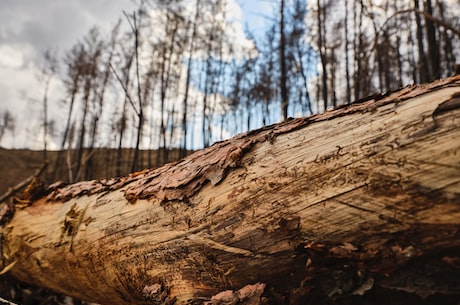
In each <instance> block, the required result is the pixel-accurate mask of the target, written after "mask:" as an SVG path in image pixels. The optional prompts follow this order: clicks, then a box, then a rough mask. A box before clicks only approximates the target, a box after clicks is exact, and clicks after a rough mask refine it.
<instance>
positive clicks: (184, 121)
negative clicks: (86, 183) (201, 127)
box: [179, 0, 200, 158]
mask: <svg viewBox="0 0 460 305" xmlns="http://www.w3.org/2000/svg"><path fill="white" fill-rule="evenodd" d="M199 8H200V0H196V4H195V19H194V21H193V26H192V27H193V29H192V36H191V40H190V48H189V56H188V60H187V79H186V81H185V92H184V99H183V101H182V108H183V109H182V111H183V112H182V137H183V139H182V143H181V146H180V151H179V156H180V157H181V158H183V157H185V156H186V155H187V130H188V126H187V124H188V118H187V110H188V96H189V90H190V81H191V76H192V75H191V74H192V54H193V52H194V49H195V40H196V28H197V23H198V17H199V13H200V10H199Z"/></svg>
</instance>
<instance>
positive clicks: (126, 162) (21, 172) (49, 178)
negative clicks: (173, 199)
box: [0, 148, 179, 194]
mask: <svg viewBox="0 0 460 305" xmlns="http://www.w3.org/2000/svg"><path fill="white" fill-rule="evenodd" d="M71 153H75V152H71ZM133 153H134V151H133V150H132V149H124V150H123V151H122V162H121V168H120V169H121V175H126V174H128V173H130V172H131V160H132V155H133ZM57 154H58V152H57V151H48V152H47V156H48V160H49V166H48V168H47V170H46V172H45V173H44V175H43V176H42V178H43V179H44V180H45V181H46V182H47V183H48V184H51V183H53V182H55V181H58V180H61V181H64V182H69V178H68V175H67V165H66V164H65V163H63V166H61V167H60V168H59V170H58V171H57V173H56V176H55V177H53V174H52V173H53V169H54V163H55V161H56V157H57ZM116 154H117V151H116V150H115V149H102V148H101V149H98V150H96V151H95V152H94V155H93V157H94V158H93V164H92V171H91V177H88V178H91V179H101V178H109V177H114V176H116V170H115V165H114V164H115V162H114V160H115V159H116ZM157 154H158V151H157V150H144V151H141V153H140V162H139V164H140V166H139V167H138V169H144V168H151V167H156V166H158V165H160V164H157ZM178 158H179V152H178V151H177V150H171V151H168V159H169V161H174V160H177V159H178ZM43 162H44V161H43V151H36V150H28V149H5V148H0V168H1V169H2V175H0V194H3V193H5V192H6V191H7V190H8V188H10V187H13V186H15V185H16V184H18V183H19V182H21V181H23V180H24V179H27V178H28V177H30V176H31V175H32V174H33V173H34V172H35V171H36V170H37V169H39V168H40V167H41V166H42V165H43Z"/></svg>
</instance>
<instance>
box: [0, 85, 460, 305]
mask: <svg viewBox="0 0 460 305" xmlns="http://www.w3.org/2000/svg"><path fill="white" fill-rule="evenodd" d="M459 95H460V76H457V77H453V78H450V79H446V80H442V81H437V82H434V83H431V84H428V85H423V86H410V87H406V88H404V89H402V90H399V91H396V92H393V93H388V94H385V95H375V96H373V97H370V98H368V99H364V100H361V101H357V102H355V103H353V104H352V105H350V106H343V107H339V108H336V109H334V110H331V111H328V112H326V113H324V114H320V115H314V116H311V117H308V118H302V119H291V120H287V121H285V122H283V123H280V124H277V125H273V126H270V127H265V128H262V129H259V130H255V131H251V132H248V133H245V134H242V135H239V136H237V137H235V138H233V139H230V140H228V141H223V142H219V143H216V144H214V145H213V146H211V147H209V148H207V149H204V150H201V151H198V152H196V153H195V154H192V155H190V156H188V157H186V158H185V159H183V160H181V161H178V162H175V163H170V164H167V165H165V166H163V167H160V168H156V169H149V170H144V171H142V172H137V173H133V174H131V175H129V176H127V177H122V178H114V179H107V180H94V181H88V182H80V183H76V184H72V185H67V186H65V185H60V184H55V185H53V186H51V187H50V188H49V190H48V194H47V196H45V197H42V198H40V199H38V200H36V201H34V202H33V204H32V205H30V206H27V207H25V208H23V209H17V210H16V212H15V214H14V217H13V219H12V220H11V222H10V223H8V224H7V225H5V226H4V227H3V229H2V235H3V238H2V258H3V267H6V266H12V267H10V268H11V269H10V271H9V272H10V273H11V274H12V275H13V276H15V277H16V278H18V279H20V280H22V281H26V282H29V283H33V284H36V285H40V286H44V287H47V288H51V289H54V290H56V291H59V292H62V293H65V294H68V295H71V296H73V297H77V298H80V299H85V300H90V301H94V302H98V303H102V304H104V303H105V304H134V303H135V304H173V303H176V304H186V303H189V304H200V303H205V302H208V304H283V303H286V304H318V302H319V303H322V304H327V303H329V302H335V303H337V304H340V302H342V301H343V302H344V303H346V302H345V301H344V300H353V302H355V303H359V302H361V301H359V300H360V299H359V298H360V297H362V298H364V297H369V296H375V297H382V295H385V294H387V292H388V291H391V292H392V293H393V294H394V295H403V296H404V297H407V298H408V299H407V300H406V301H408V300H409V299H411V298H412V299H414V298H415V299H414V300H421V299H422V298H430V297H431V298H432V297H436V296H439V295H442V296H443V297H445V298H447V299H449V298H450V299H452V298H456V297H457V298H458V297H459V296H460V283H459V280H458V279H459V278H460V263H459V262H460V256H459V253H460V251H459V250H460V238H459V237H460V162H459V160H460V159H459V158H458V156H459V154H460V141H458V139H460V127H459V126H460V104H459V103H458V99H459ZM11 264H14V265H11ZM423 270H424V271H423ZM426 274H428V276H426ZM443 275H444V276H443ZM256 283H259V284H256ZM242 287H243V288H242ZM412 299H411V300H412ZM450 299H449V300H450ZM387 301H388V299H387ZM376 304H380V303H376Z"/></svg>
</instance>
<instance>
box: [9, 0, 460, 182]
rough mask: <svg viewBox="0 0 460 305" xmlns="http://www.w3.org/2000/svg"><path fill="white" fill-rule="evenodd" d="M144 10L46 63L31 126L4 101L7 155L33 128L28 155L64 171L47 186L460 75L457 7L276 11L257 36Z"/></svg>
mask: <svg viewBox="0 0 460 305" xmlns="http://www.w3.org/2000/svg"><path fill="white" fill-rule="evenodd" d="M241 2H243V1H240V3H241ZM246 2H247V1H246ZM133 3H134V4H135V7H136V8H135V9H134V10H132V11H123V12H120V19H119V20H118V21H117V20H114V21H113V26H112V28H111V30H110V31H105V30H102V29H100V28H98V27H93V28H91V30H90V31H89V32H88V33H87V34H86V35H85V36H84V37H82V38H81V39H79V40H77V41H76V42H75V43H74V45H73V46H72V47H71V48H70V49H68V50H65V51H62V52H61V51H58V50H56V49H54V48H52V47H50V48H48V49H46V51H44V52H43V55H42V56H41V58H40V60H37V61H36V63H35V66H34V67H35V71H36V75H35V76H34V77H35V78H36V81H37V82H38V83H39V84H40V86H41V88H42V93H41V96H35V97H34V98H33V100H34V101H35V102H34V105H35V106H34V109H36V110H37V111H31V112H29V113H27V117H26V120H24V116H23V113H22V114H18V113H15V112H14V110H13V109H14V107H12V105H11V102H9V103H6V102H2V103H1V104H0V145H4V146H6V147H8V146H10V147H11V144H8V143H18V141H17V140H15V139H14V138H15V135H17V134H21V135H24V132H23V131H24V130H26V131H27V133H26V134H27V139H25V140H24V142H21V141H19V143H20V144H19V145H20V146H21V148H23V147H26V148H34V149H40V150H41V151H40V157H39V159H40V160H43V161H44V160H49V161H51V162H50V165H49V166H48V170H47V172H46V175H45V176H46V180H48V181H55V180H58V179H61V180H64V181H67V182H73V181H77V180H86V179H93V178H102V177H110V176H119V175H122V174H127V173H128V172H132V171H135V170H141V169H143V168H146V167H154V166H157V165H160V164H163V163H165V162H169V161H173V160H176V159H178V158H180V157H183V156H185V155H186V154H188V153H189V152H190V151H191V150H195V149H199V148H203V147H207V146H209V145H211V144H212V143H214V142H216V141H220V140H223V139H226V138H229V137H231V136H233V135H235V134H237V133H241V132H244V131H248V130H251V129H254V128H259V127H262V126H265V125H269V124H272V123H275V122H279V121H281V120H284V119H286V118H288V117H300V116H306V115H311V114H315V113H319V112H323V111H325V110H327V109H329V108H332V107H336V106H339V105H341V104H348V103H350V102H352V101H354V100H359V99H361V98H364V97H367V96H370V95H372V94H376V93H379V92H381V93H385V92H388V91H391V90H395V89H397V88H400V87H402V86H404V85H407V84H413V83H424V82H428V81H432V80H435V79H438V78H442V77H447V76H450V75H453V74H455V73H458V65H457V62H459V57H460V18H458V16H460V1H458V0H407V1H395V0H337V1H332V0H309V1H306V0H278V1H267V2H264V5H266V4H267V3H268V4H269V5H270V8H271V9H270V10H269V11H267V12H265V11H263V10H262V11H261V12H260V15H261V16H263V18H264V20H265V22H264V27H263V30H261V29H260V28H259V29H258V30H257V31H253V29H251V27H250V26H246V28H245V29H243V26H242V25H241V24H242V20H240V19H238V16H237V15H235V13H234V9H235V5H238V4H237V3H235V2H234V1H233V0H173V1H165V0H145V1H144V0H143V1H137V2H133ZM242 5H244V2H243V3H242ZM246 22H248V21H247V20H246ZM247 24H250V23H247ZM18 130H20V131H21V132H18ZM5 143H6V144H5ZM1 153H2V155H4V156H7V154H8V153H10V151H1ZM5 153H6V154H5ZM1 158H2V159H3V161H2V162H4V163H11V162H10V161H8V160H7V157H3V156H2V157H1ZM37 166H38V165H37Z"/></svg>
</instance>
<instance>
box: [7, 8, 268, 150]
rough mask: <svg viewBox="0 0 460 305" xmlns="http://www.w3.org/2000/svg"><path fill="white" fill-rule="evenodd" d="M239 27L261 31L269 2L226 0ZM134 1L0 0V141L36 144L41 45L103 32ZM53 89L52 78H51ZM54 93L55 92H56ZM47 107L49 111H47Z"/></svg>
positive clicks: (59, 47) (66, 43)
mask: <svg viewBox="0 0 460 305" xmlns="http://www.w3.org/2000/svg"><path fill="white" fill-rule="evenodd" d="M229 1H235V4H234V5H231V7H233V9H234V10H235V12H233V13H234V15H235V16H237V17H239V20H238V22H240V23H241V27H242V29H244V28H245V27H248V28H249V29H250V30H251V31H253V32H254V33H255V35H256V36H257V35H262V33H263V31H264V28H265V23H267V17H268V16H270V15H271V14H272V7H273V4H272V3H270V1H267V0H229ZM136 3H137V1H135V0H65V1H63V0H39V1H37V0H0V20H1V23H0V113H2V112H3V111H5V110H9V111H10V112H12V113H13V116H14V117H15V119H16V129H15V131H14V134H11V133H6V134H5V135H4V137H3V138H2V139H1V142H0V146H1V147H7V148H23V147H27V148H32V149H41V146H40V145H41V141H40V140H39V138H40V136H39V135H38V134H36V133H37V132H38V129H37V123H36V122H32V121H31V120H30V118H32V117H34V118H38V117H39V115H38V114H39V113H40V112H41V101H42V96H43V84H41V83H40V82H39V81H38V80H37V64H39V62H40V59H41V58H42V55H43V52H45V51H46V50H47V49H53V50H56V51H57V52H58V53H57V54H58V55H60V56H61V58H62V56H63V55H62V54H64V53H65V52H66V51H67V50H69V49H70V48H71V47H72V46H73V45H74V44H75V43H76V42H77V41H78V40H80V39H81V38H82V37H83V36H84V35H85V34H86V33H87V32H88V31H89V29H91V28H92V27H93V26H98V27H99V28H100V29H101V30H102V32H103V33H110V30H111V28H112V27H113V25H114V24H115V23H116V22H117V20H118V18H120V17H122V14H123V11H126V12H132V11H133V10H135V8H136V7H137V4H136ZM50 89H51V91H52V90H53V82H52V83H51V88H50ZM57 94H59V93H57ZM50 111H52V110H50Z"/></svg>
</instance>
